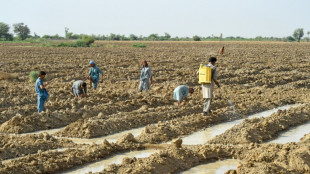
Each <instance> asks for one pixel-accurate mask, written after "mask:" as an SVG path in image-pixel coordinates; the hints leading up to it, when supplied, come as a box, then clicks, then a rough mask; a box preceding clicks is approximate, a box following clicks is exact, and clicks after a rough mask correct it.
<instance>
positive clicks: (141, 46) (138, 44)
mask: <svg viewBox="0 0 310 174" xmlns="http://www.w3.org/2000/svg"><path fill="white" fill-rule="evenodd" d="M132 46H133V47H137V48H145V47H147V45H146V44H143V43H136V44H133V45H132Z"/></svg>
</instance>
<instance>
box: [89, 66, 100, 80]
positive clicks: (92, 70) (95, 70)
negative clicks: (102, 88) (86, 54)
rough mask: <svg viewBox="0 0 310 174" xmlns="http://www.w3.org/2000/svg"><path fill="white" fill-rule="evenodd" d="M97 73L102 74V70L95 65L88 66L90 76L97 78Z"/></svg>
mask: <svg viewBox="0 0 310 174" xmlns="http://www.w3.org/2000/svg"><path fill="white" fill-rule="evenodd" d="M99 74H103V72H102V71H101V70H100V69H99V68H98V67H97V65H95V66H94V67H90V70H89V75H90V76H91V77H92V78H95V79H96V78H98V77H99Z"/></svg>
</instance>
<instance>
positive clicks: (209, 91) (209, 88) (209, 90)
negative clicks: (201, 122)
mask: <svg viewBox="0 0 310 174" xmlns="http://www.w3.org/2000/svg"><path fill="white" fill-rule="evenodd" d="M215 62H216V57H210V58H209V64H208V65H207V66H209V67H211V84H202V95H203V98H204V105H203V113H204V115H208V113H209V112H211V110H210V105H211V100H212V98H213V88H214V83H215V84H216V85H217V86H218V87H219V88H220V84H219V82H218V81H217V77H216V76H217V72H216V67H215Z"/></svg>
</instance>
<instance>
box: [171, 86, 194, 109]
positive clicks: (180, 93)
mask: <svg viewBox="0 0 310 174" xmlns="http://www.w3.org/2000/svg"><path fill="white" fill-rule="evenodd" d="M193 92H194V89H193V88H189V87H188V86H186V85H180V86H178V87H176V88H175V89H174V91H173V98H174V100H176V101H178V105H180V104H181V102H182V101H183V100H184V101H187V96H188V93H193Z"/></svg>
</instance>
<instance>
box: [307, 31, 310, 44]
mask: <svg viewBox="0 0 310 174" xmlns="http://www.w3.org/2000/svg"><path fill="white" fill-rule="evenodd" d="M307 35H308V42H309V40H310V38H309V35H310V31H308V32H307Z"/></svg>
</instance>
